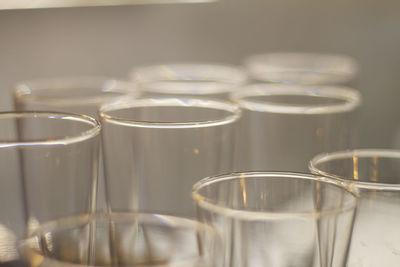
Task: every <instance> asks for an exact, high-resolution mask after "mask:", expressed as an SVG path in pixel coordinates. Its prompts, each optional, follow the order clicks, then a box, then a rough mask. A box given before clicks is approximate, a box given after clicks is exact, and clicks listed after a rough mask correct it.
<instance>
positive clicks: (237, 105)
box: [0, 53, 400, 267]
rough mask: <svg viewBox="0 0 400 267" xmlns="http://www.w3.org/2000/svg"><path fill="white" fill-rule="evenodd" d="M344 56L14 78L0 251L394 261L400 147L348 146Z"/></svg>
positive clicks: (351, 102) (350, 102)
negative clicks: (121, 74)
mask: <svg viewBox="0 0 400 267" xmlns="http://www.w3.org/2000/svg"><path fill="white" fill-rule="evenodd" d="M357 71H358V65H357V63H356V62H355V60H354V59H352V58H349V57H347V56H342V55H327V54H313V53H269V54H259V55H253V56H250V57H248V58H247V59H246V60H245V61H244V65H243V66H231V65H223V64H204V63H176V64H160V65H151V66H142V67H137V68H135V69H133V70H132V72H131V74H130V77H129V79H126V81H122V80H116V79H110V78H102V77H69V78H54V79H43V80H36V81H27V82H20V83H18V84H17V85H16V86H15V88H14V89H13V97H14V101H15V109H16V111H13V112H2V113H0V174H1V181H0V185H1V186H0V189H1V192H0V193H1V194H0V199H1V203H0V207H1V215H0V264H9V266H11V265H13V266H20V264H28V265H30V266H31V267H50V266H51V267H54V266H56V267H73V266H132V267H133V266H135V267H136V266H143V267H145V266H157V267H261V266H276V267H317V266H318V267H344V266H349V267H376V266H386V267H394V266H396V267H398V266H400V230H399V229H400V228H399V227H398V225H399V223H400V183H399V181H400V180H399V179H400V151H396V150H388V149H386V150H384V149H354V148H356V144H355V137H356V128H357V127H356V123H357V111H358V110H359V106H360V105H361V94H360V92H359V91H358V90H355V89H351V83H352V82H353V80H354V78H355V76H356V74H357Z"/></svg>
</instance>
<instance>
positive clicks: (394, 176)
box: [309, 149, 400, 267]
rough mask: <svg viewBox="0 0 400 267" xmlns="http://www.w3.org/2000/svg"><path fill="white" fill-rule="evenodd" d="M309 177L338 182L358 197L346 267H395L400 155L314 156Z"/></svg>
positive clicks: (399, 220)
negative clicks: (317, 175)
mask: <svg viewBox="0 0 400 267" xmlns="http://www.w3.org/2000/svg"><path fill="white" fill-rule="evenodd" d="M309 167H310V170H311V171H312V172H313V173H317V174H319V175H324V176H327V177H332V178H335V179H338V180H339V181H342V182H344V183H346V184H348V185H349V187H351V188H354V189H356V190H358V191H359V193H360V205H359V208H358V211H357V215H356V219H355V224H354V231H353V237H352V241H351V245H350V254H349V263H348V266H349V267H373V266H374V267H375V266H386V267H394V266H399V263H400V253H399V252H400V238H399V237H400V228H399V224H400V209H399V207H400V151H398V150H387V149H386V150H384V149H357V150H348V151H336V152H332V153H324V154H320V155H317V156H315V157H314V158H313V159H312V160H311V161H310V165H309Z"/></svg>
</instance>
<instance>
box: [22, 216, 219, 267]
mask: <svg viewBox="0 0 400 267" xmlns="http://www.w3.org/2000/svg"><path fill="white" fill-rule="evenodd" d="M100 220H104V221H109V222H110V224H113V225H115V224H118V223H126V222H132V223H137V224H140V223H144V224H153V225H159V226H165V227H168V228H171V229H174V228H177V229H187V230H189V231H193V233H194V234H196V235H198V234H201V233H203V234H205V235H207V236H209V237H210V238H211V239H212V240H213V241H214V242H215V244H216V248H217V249H218V250H219V249H222V239H221V236H220V235H219V234H218V232H217V230H216V229H214V228H213V227H211V226H209V225H207V224H205V223H202V222H200V221H197V220H194V219H190V218H186V217H178V216H174V215H167V214H161V213H153V212H129V211H119V212H110V213H108V212H105V213H91V214H80V215H74V216H68V217H63V218H59V219H56V220H53V221H49V222H45V223H44V224H42V225H40V226H39V228H37V229H36V230H34V231H33V232H32V233H30V234H29V235H28V236H27V237H25V238H23V239H22V240H20V241H19V242H18V247H19V248H20V250H21V251H22V252H24V253H29V254H30V255H29V257H34V258H35V262H37V261H39V262H40V261H43V260H44V259H47V260H49V261H50V262H52V263H57V265H64V266H93V267H96V266H98V267H100V266H103V265H94V264H89V265H87V264H79V263H73V262H67V261H63V260H57V259H54V258H50V257H48V256H45V255H42V254H41V253H40V252H39V251H36V250H35V249H34V248H31V247H29V244H30V243H31V242H32V241H33V239H34V238H37V237H41V236H45V235H46V234H48V233H52V232H53V233H54V232H58V231H63V230H70V229H74V228H75V227H79V226H81V225H82V224H89V223H93V222H96V221H100ZM212 253H215V252H214V251H213V252H212ZM205 255H207V253H202V254H201V255H197V256H196V257H190V258H183V259H181V260H179V262H177V263H176V264H175V263H174V265H173V266H182V267H184V266H187V265H185V264H187V263H189V262H190V263H192V264H193V261H201V258H202V257H204V256H205ZM110 266H112V265H110ZM134 266H136V265H134ZM137 266H143V267H146V266H159V267H166V266H169V265H168V264H167V265H165V263H161V264H151V265H147V264H138V265H137Z"/></svg>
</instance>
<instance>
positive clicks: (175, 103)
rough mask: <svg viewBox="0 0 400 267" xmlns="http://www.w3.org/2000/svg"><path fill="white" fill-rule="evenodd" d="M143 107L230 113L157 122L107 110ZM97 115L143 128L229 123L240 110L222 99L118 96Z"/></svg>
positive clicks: (234, 119)
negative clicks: (217, 116) (208, 118)
mask: <svg viewBox="0 0 400 267" xmlns="http://www.w3.org/2000/svg"><path fill="white" fill-rule="evenodd" d="M143 107H147V108H149V107H197V108H204V109H215V110H223V111H226V112H227V113H230V114H229V115H228V116H225V117H222V118H221V119H213V120H204V121H188V122H159V121H140V120H133V119H129V118H123V117H116V116H112V115H109V114H108V112H111V111H117V110H120V109H131V108H143ZM99 117H100V118H101V120H104V121H106V122H110V123H114V124H118V125H123V126H133V127H143V128H201V127H213V126H220V125H225V124H230V123H234V122H236V121H238V120H239V119H240V117H241V110H240V108H239V107H238V106H236V105H234V104H232V103H229V102H224V101H216V100H205V99H196V98H143V99H134V98H130V97H124V98H120V99H118V100H116V101H114V102H110V103H107V104H104V105H103V106H101V107H100V109H99Z"/></svg>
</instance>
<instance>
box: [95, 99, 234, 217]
mask: <svg viewBox="0 0 400 267" xmlns="http://www.w3.org/2000/svg"><path fill="white" fill-rule="evenodd" d="M240 115H241V113H240V109H239V108H238V107H237V106H235V105H233V104H231V103H228V102H221V101H211V100H201V99H177V98H175V99H130V98H127V99H125V100H121V101H116V102H114V103H109V104H106V105H104V106H102V107H101V108H100V118H101V122H102V126H103V149H104V159H105V170H106V189H107V194H108V199H109V201H110V203H109V204H110V208H111V210H123V211H126V210H137V209H139V210H141V211H143V210H145V211H148V210H150V211H155V212H161V213H173V214H177V215H183V216H189V217H194V216H195V207H194V204H193V203H192V201H191V198H190V190H191V187H192V185H193V184H194V183H195V182H196V181H198V180H200V179H201V178H203V177H206V176H209V175H214V174H219V173H224V172H229V171H232V170H233V168H234V166H233V164H234V155H235V151H234V149H235V130H236V126H237V122H238V121H239V118H240Z"/></svg>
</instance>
